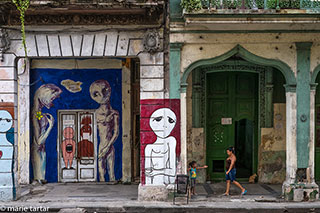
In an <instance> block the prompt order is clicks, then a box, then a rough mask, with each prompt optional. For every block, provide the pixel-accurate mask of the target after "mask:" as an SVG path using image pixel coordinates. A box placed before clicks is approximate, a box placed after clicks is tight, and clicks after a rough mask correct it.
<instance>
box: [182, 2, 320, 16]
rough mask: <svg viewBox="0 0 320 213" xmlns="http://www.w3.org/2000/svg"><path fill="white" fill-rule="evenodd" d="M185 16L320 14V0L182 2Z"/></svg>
mask: <svg viewBox="0 0 320 213" xmlns="http://www.w3.org/2000/svg"><path fill="white" fill-rule="evenodd" d="M181 6H182V8H183V13H184V14H186V15H187V14H221V13H223V14H315V13H318V14H320V0H181Z"/></svg>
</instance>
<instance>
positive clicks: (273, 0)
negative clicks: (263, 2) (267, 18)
mask: <svg viewBox="0 0 320 213" xmlns="http://www.w3.org/2000/svg"><path fill="white" fill-rule="evenodd" d="M276 7H277V0H267V8H269V9H275V8H276Z"/></svg>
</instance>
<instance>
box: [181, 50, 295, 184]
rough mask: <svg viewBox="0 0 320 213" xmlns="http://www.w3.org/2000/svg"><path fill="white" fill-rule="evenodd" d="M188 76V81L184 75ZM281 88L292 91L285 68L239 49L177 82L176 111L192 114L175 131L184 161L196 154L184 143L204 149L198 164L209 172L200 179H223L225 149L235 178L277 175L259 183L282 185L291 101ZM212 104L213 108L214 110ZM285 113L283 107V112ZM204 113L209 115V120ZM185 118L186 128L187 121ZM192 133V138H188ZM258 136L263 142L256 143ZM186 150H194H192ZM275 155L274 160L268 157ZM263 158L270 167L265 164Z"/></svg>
mask: <svg viewBox="0 0 320 213" xmlns="http://www.w3.org/2000/svg"><path fill="white" fill-rule="evenodd" d="M191 72H192V75H189V74H190V73H191ZM190 76H192V80H190V78H191V77H190ZM279 76H280V77H279ZM188 77H189V78H188ZM209 79H212V80H209ZM229 79H230V80H229ZM279 79H280V80H279ZM237 81H238V82H237ZM191 82H192V95H189V94H188V93H189V92H190V89H189V87H188V84H191ZM285 84H287V85H290V86H289V87H286V88H287V92H291V90H288V88H290V89H291V85H292V86H293V87H294V85H295V77H294V74H293V72H292V71H291V69H290V68H289V67H288V66H287V65H286V64H284V63H282V62H280V61H277V60H271V59H264V58H261V57H259V56H256V55H254V54H252V53H250V52H248V51H247V50H245V49H244V48H242V47H241V46H239V45H238V46H236V47H235V48H234V49H232V50H230V51H229V52H227V53H225V54H223V55H221V56H218V57H216V58H212V59H203V60H199V61H195V62H194V63H192V64H191V65H190V66H189V67H188V68H187V69H186V70H185V72H184V74H183V77H182V79H181V86H182V90H181V91H182V93H181V111H182V112H183V111H186V112H190V111H192V116H188V115H187V116H186V117H187V118H185V119H186V120H187V122H186V123H187V124H186V126H185V127H183V126H182V128H181V133H182V140H183V138H186V144H187V145H186V146H187V152H188V155H187V156H188V159H187V161H190V160H191V159H192V158H193V157H192V155H193V153H197V152H201V150H195V149H194V148H193V149H194V150H191V152H190V143H191V144H193V143H194V142H193V140H194V139H196V140H195V143H198V144H199V143H200V144H201V143H203V144H204V145H202V147H204V149H203V150H204V153H205V154H204V157H203V156H200V155H198V159H201V157H203V158H202V159H205V161H202V162H203V163H205V164H208V166H209V168H208V170H207V175H206V177H205V179H206V180H208V179H209V180H219V179H220V180H221V179H223V178H224V168H225V162H224V160H225V158H226V154H225V149H226V148H227V147H228V146H234V147H235V148H236V149H237V153H238V164H239V165H238V166H239V169H238V177H241V176H242V177H245V178H246V180H248V179H247V178H248V177H249V176H250V175H251V174H253V173H258V172H260V173H261V172H262V173H263V175H264V176H268V175H269V174H273V173H277V174H280V173H281V175H278V176H277V177H276V178H275V179H270V178H264V182H268V181H269V182H278V183H282V182H283V181H284V180H285V177H286V169H285V168H286V164H288V163H289V164H290V162H288V161H287V163H286V157H287V156H286V155H287V154H286V139H287V140H288V137H289V141H290V139H291V136H288V137H287V136H286V127H287V128H289V129H291V126H289V127H288V123H286V119H285V118H286V104H285V103H286V101H288V100H290V98H291V96H290V97H286V96H285V87H284V85H285ZM232 85H233V86H232ZM241 86H242V88H241ZM210 87H211V88H210ZM237 87H240V88H237ZM187 88H188V89H187ZM208 88H210V89H209V90H208ZM214 90H216V91H214ZM241 90H243V91H241ZM212 91H213V92H212ZM231 91H233V92H231ZM273 91H274V92H273ZM237 93H238V94H237ZM273 94H275V96H273ZM279 94H281V95H279ZM237 96H239V97H238V98H239V100H241V101H242V103H241V104H237V103H236V102H237V101H236V98H237ZM241 96H242V97H241ZM190 97H191V99H192V110H188V109H184V107H185V106H187V107H186V108H188V107H189V106H190V104H189V101H188V99H190ZM288 98H289V99H288ZM224 99H225V100H228V101H227V103H223V100H224ZM279 100H280V101H279ZM210 102H211V105H210ZM239 102H240V101H239ZM215 104H216V105H217V106H214V105H215ZM218 105H220V106H218ZM229 105H230V107H229ZM241 105H242V106H241ZM215 108H217V109H215ZM229 108H230V109H229ZM208 109H209V110H208ZM237 110H238V111H237ZM291 110H292V109H291V108H290V107H289V110H288V111H289V112H290V111H291ZM210 111H211V112H213V113H212V114H210ZM219 111H220V112H219ZM226 111H227V112H228V113H226ZM241 111H242V112H241ZM280 112H281V114H280ZM219 113H220V116H218V114H219ZM274 113H277V116H274ZM190 117H192V124H190V122H189V121H188V120H190ZM275 117H276V118H275ZM182 120H184V118H183V117H182ZM275 120H278V121H279V122H278V121H275ZM280 121H281V122H280ZM275 122H277V123H275ZM274 124H276V127H275V126H274ZM182 125H183V123H182ZM190 127H192V128H190ZM279 127H283V128H280V129H282V132H281V135H280V137H278V136H279V134H278V133H279V132H280V131H278V130H277V128H278V129H279ZM190 129H191V131H190ZM201 129H203V130H201ZM194 130H195V131H194ZM212 130H213V131H212ZM217 130H219V131H217ZM277 131H278V132H277ZM190 132H191V133H190ZM194 132H196V134H194V135H193V133H194ZM275 132H276V134H274V133H275ZM262 133H263V134H265V136H266V137H265V138H262V135H261V134H262ZM197 134H198V136H200V137H201V136H202V135H203V140H202V141H201V139H200V140H198V138H199V137H197ZM222 134H223V136H221V135H222ZM268 134H269V135H268ZM184 135H185V136H184ZM270 135H271V136H270ZM263 136H264V135H263ZM262 139H263V140H262ZM265 139H267V140H269V141H266V140H265ZM279 140H281V143H282V146H281V147H280V148H279V146H277V147H275V148H274V150H273V147H272V145H273V144H276V143H275V141H279ZM262 142H264V144H262ZM270 144H271V148H270ZM191 146H193V147H196V146H197V144H195V145H191ZM198 147H201V145H200V146H198ZM260 150H262V151H263V153H261V151H260ZM275 152H276V154H273V153H275ZM190 153H192V154H190ZM239 153H240V154H239ZM261 156H263V159H261ZM270 156H271V157H270ZM269 158H271V160H270V161H268V160H266V159H269ZM272 161H274V163H277V167H272V166H271V165H272V164H273V162H272ZM241 170H242V171H241ZM199 179H200V178H199Z"/></svg>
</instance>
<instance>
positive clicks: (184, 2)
mask: <svg viewBox="0 0 320 213" xmlns="http://www.w3.org/2000/svg"><path fill="white" fill-rule="evenodd" d="M181 6H182V8H184V9H185V10H186V11H187V12H188V13H189V12H194V11H198V10H200V9H201V8H202V4H201V0H181Z"/></svg>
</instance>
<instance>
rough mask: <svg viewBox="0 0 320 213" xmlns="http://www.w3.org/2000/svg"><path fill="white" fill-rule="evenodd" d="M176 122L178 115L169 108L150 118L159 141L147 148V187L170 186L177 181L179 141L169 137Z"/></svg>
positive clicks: (159, 110)
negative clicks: (177, 148)
mask: <svg viewBox="0 0 320 213" xmlns="http://www.w3.org/2000/svg"><path fill="white" fill-rule="evenodd" d="M176 122H177V118H176V115H175V113H174V112H173V111H172V110H171V109H169V108H161V109H157V110H156V111H154V112H153V113H152V115H151V117H150V121H149V124H150V127H151V129H152V131H153V132H154V133H155V134H156V136H157V140H156V141H155V142H154V143H153V144H148V145H147V146H146V148H145V176H146V184H147V185H150V184H153V185H162V184H170V183H174V181H175V174H176V144H177V141H176V138H175V137H173V136H169V135H170V133H171V132H172V130H173V128H174V127H175V125H176Z"/></svg>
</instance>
